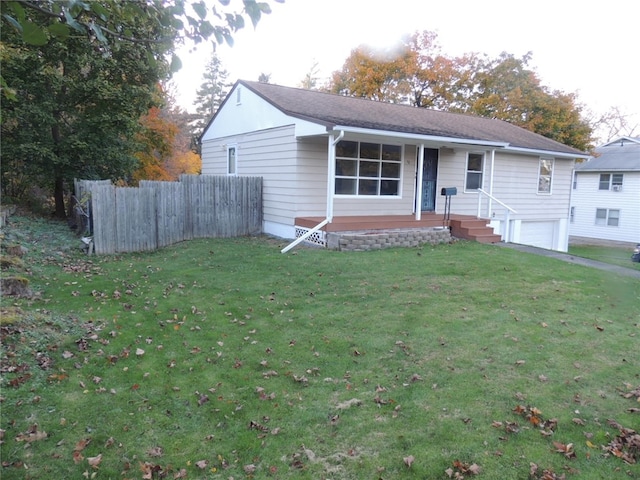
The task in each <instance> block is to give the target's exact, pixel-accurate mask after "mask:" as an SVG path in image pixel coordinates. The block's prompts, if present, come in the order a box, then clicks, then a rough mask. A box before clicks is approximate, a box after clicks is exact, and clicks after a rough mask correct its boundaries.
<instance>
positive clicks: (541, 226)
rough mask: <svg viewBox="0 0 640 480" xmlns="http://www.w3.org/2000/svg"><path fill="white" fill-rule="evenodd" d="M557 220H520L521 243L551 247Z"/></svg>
mask: <svg viewBox="0 0 640 480" xmlns="http://www.w3.org/2000/svg"><path fill="white" fill-rule="evenodd" d="M556 225H557V222H553V221H552V222H524V221H523V222H522V224H521V225H520V241H519V242H518V243H522V244H523V245H532V246H534V247H540V248H547V249H550V250H551V249H553V246H554V241H553V240H554V238H555V230H556Z"/></svg>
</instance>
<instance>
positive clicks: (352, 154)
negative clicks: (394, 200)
mask: <svg viewBox="0 0 640 480" xmlns="http://www.w3.org/2000/svg"><path fill="white" fill-rule="evenodd" d="M401 172H402V146H400V145H387V144H380V143H369V142H355V141H349V140H342V141H340V142H338V144H337V145H336V173H335V180H336V186H335V193H336V195H367V196H396V197H397V196H400V179H401V178H402V176H401Z"/></svg>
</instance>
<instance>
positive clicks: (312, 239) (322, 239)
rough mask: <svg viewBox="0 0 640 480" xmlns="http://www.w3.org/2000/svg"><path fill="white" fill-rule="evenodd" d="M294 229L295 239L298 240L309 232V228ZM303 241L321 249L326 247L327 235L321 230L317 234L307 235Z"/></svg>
mask: <svg viewBox="0 0 640 480" xmlns="http://www.w3.org/2000/svg"><path fill="white" fill-rule="evenodd" d="M295 228H296V238H300V237H301V236H303V235H304V234H305V233H307V232H308V231H309V230H311V229H310V228H305V227H298V226H297V225H296V227H295ZM304 241H305V242H307V243H310V244H312V245H320V246H321V247H326V246H327V235H326V233H325V232H323V231H322V230H318V231H317V232H313V233H312V234H311V235H309V237H307V238H306V239H305V240H304Z"/></svg>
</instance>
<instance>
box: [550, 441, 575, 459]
mask: <svg viewBox="0 0 640 480" xmlns="http://www.w3.org/2000/svg"><path fill="white" fill-rule="evenodd" d="M553 446H554V447H555V449H556V452H558V453H562V454H563V455H564V456H565V457H567V458H576V452H574V451H573V443H567V444H566V445H565V444H564V443H560V442H553Z"/></svg>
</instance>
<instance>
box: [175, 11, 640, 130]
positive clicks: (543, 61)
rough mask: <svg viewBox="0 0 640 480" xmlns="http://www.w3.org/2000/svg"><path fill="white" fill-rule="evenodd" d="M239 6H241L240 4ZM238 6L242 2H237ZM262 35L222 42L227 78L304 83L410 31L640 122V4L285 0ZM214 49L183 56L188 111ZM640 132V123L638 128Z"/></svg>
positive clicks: (183, 98) (182, 92)
mask: <svg viewBox="0 0 640 480" xmlns="http://www.w3.org/2000/svg"><path fill="white" fill-rule="evenodd" d="M210 1H211V0H210ZM232 3H233V2H232ZM237 3H238V4H239V3H240V2H237ZM270 3H271V5H272V10H273V12H272V13H271V14H270V15H265V16H263V18H262V20H261V21H260V23H259V24H258V26H257V28H256V29H255V30H254V29H253V27H252V26H251V25H250V24H249V25H248V26H247V27H246V28H245V29H244V30H242V31H240V32H239V33H237V34H236V36H235V45H234V46H233V47H228V46H226V45H223V46H218V47H217V52H218V56H219V58H220V59H221V61H222V65H223V68H224V69H225V70H227V71H228V72H229V80H230V81H232V82H234V81H235V80H238V79H243V80H257V79H258V76H259V75H260V74H261V73H266V74H270V75H271V80H270V81H271V83H276V84H279V85H287V86H292V87H296V86H299V84H300V82H301V81H302V79H303V78H304V77H305V75H306V74H307V73H308V72H309V71H310V70H311V68H312V66H313V64H314V63H316V62H317V64H318V69H319V75H318V76H319V77H320V79H321V81H322V80H326V79H327V78H329V77H330V75H331V73H332V72H333V71H335V70H340V69H341V68H342V65H343V63H344V61H345V60H346V58H347V57H348V55H349V53H350V52H351V50H352V49H354V48H356V47H357V46H359V45H362V44H369V45H373V46H378V47H388V46H391V45H393V44H394V43H396V42H397V41H398V40H399V39H400V38H401V37H402V36H403V35H404V34H411V33H413V32H416V31H422V30H429V31H433V32H436V33H437V34H438V43H439V44H440V45H441V47H442V51H443V53H444V54H446V55H448V56H456V55H460V54H462V53H468V52H478V53H486V54H488V55H489V56H491V57H496V56H498V55H499V54H500V52H503V51H506V52H507V53H510V54H513V55H515V56H516V57H521V56H522V55H524V54H526V53H527V52H529V51H530V52H532V54H533V58H532V61H531V62H530V67H532V68H533V69H534V70H535V71H536V72H537V74H538V76H539V78H540V79H541V81H542V83H543V85H545V86H547V87H549V88H551V89H553V90H562V91H564V92H567V93H569V92H573V93H577V94H578V98H579V101H580V102H581V103H583V104H584V105H585V106H586V107H587V108H588V109H590V110H592V111H594V112H596V113H603V112H605V111H607V110H609V109H610V108H611V107H619V108H620V109H621V110H622V111H623V112H625V113H627V114H632V115H634V118H635V122H636V123H639V124H640V87H639V86H640V66H639V62H638V57H639V54H640V0H607V1H598V2H585V1H584V0H537V1H536V2H515V1H513V0H483V1H478V0H457V1H446V0H445V1H443V0H439V1H434V0H285V3H283V4H279V3H274V2H270ZM211 51H212V49H211V47H210V46H209V45H202V44H201V45H199V46H198V49H197V51H196V52H195V53H192V54H187V52H186V51H183V52H182V53H181V55H180V56H181V59H182V61H183V69H182V70H181V71H180V72H179V73H178V74H177V75H175V76H174V83H175V85H176V88H177V93H178V102H179V103H180V105H181V106H182V107H183V108H185V109H187V110H189V111H194V110H195V108H194V107H193V101H194V99H195V90H196V89H197V88H198V87H199V86H200V84H201V83H202V81H203V78H202V75H203V73H204V66H205V64H206V62H207V60H208V59H209V58H210V56H211ZM635 134H636V135H640V125H639V126H638V128H637V129H636V131H635Z"/></svg>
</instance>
